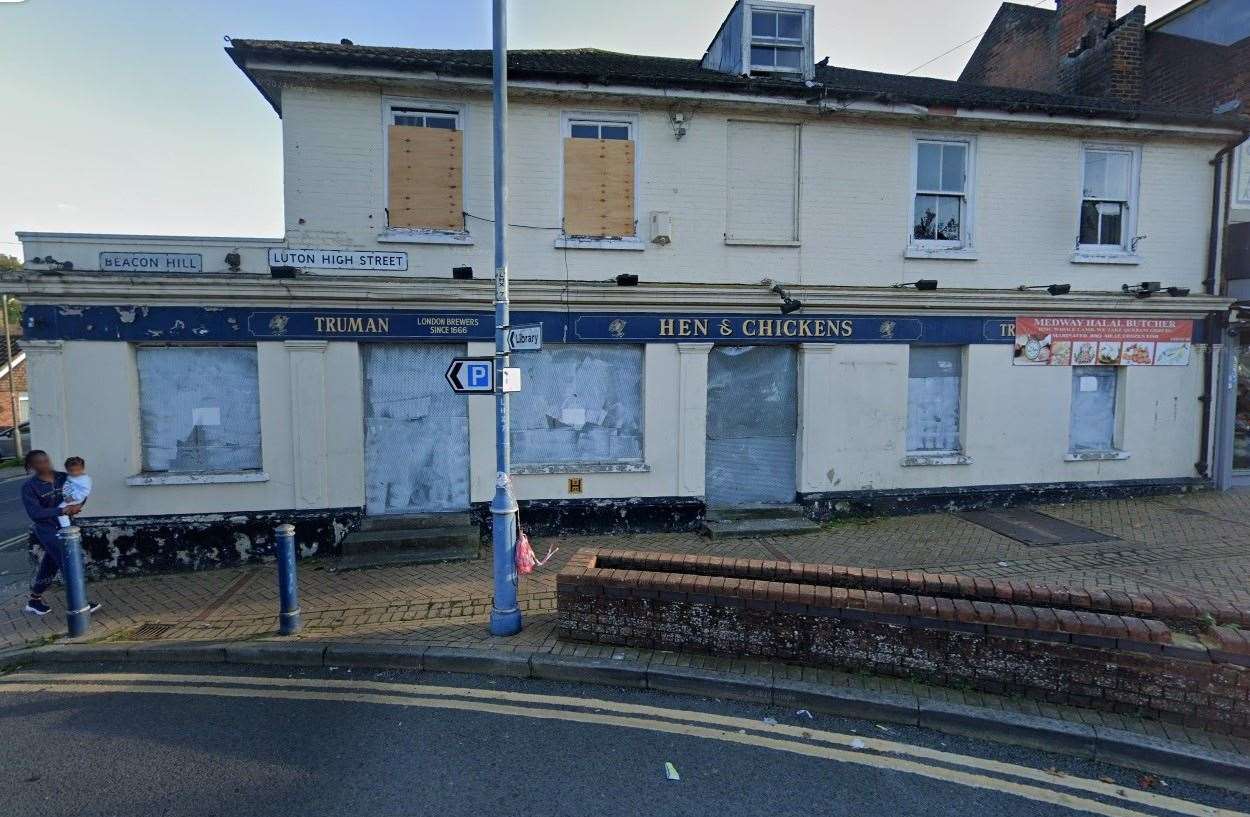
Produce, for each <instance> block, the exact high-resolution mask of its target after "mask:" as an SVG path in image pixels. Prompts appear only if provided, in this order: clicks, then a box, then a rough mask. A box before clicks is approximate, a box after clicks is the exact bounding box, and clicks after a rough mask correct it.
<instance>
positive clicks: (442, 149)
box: [387, 108, 464, 230]
mask: <svg viewBox="0 0 1250 817" xmlns="http://www.w3.org/2000/svg"><path fill="white" fill-rule="evenodd" d="M458 124H459V120H458V119H457V117H456V115H455V114H454V113H448V112H441V111H421V110H416V109H410V108H392V109H391V121H390V123H388V126H387V215H388V221H387V224H388V226H390V227H399V228H418V229H429V230H463V229H464V190H463V173H462V161H463V148H464V134H463V133H462V132H461V131H460V130H459V129H458V128H457V125H458Z"/></svg>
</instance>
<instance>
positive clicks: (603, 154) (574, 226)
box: [564, 121, 636, 237]
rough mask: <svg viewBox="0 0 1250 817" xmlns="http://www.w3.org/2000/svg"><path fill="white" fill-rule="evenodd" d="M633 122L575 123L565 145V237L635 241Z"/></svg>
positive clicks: (570, 128) (571, 125) (572, 123)
mask: <svg viewBox="0 0 1250 817" xmlns="http://www.w3.org/2000/svg"><path fill="white" fill-rule="evenodd" d="M631 137H632V126H631V124H630V123H628V122H589V121H573V122H570V123H569V133H568V136H567V137H566V138H565V140H564V233H565V235H575V236H595V237H616V236H632V235H634V234H635V232H636V230H635V227H634V141H633V139H632V138H631Z"/></svg>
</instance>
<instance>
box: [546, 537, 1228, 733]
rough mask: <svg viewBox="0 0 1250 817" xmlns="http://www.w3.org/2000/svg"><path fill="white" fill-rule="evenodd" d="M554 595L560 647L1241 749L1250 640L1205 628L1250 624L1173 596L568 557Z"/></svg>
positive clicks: (657, 558)
mask: <svg viewBox="0 0 1250 817" xmlns="http://www.w3.org/2000/svg"><path fill="white" fill-rule="evenodd" d="M556 591H557V603H556V604H557V610H558V613H559V625H560V634H561V637H563V638H570V639H575V640H581V641H593V642H599V643H604V644H620V645H627V646H637V647H646V648H653V649H673V650H678V649H681V650H693V651H702V652H710V653H714V654H719V655H729V656H754V657H761V658H774V659H781V660H785V661H790V662H794V663H801V664H809V665H816V666H833V667H839V668H842V669H848V670H865V671H869V672H873V673H877V674H880V675H890V676H897V677H903V678H911V679H915V680H919V681H923V682H926V683H931V684H938V685H946V686H968V687H972V688H975V689H978V690H981V691H984V692H991V693H998V694H1010V695H1023V696H1027V697H1030V698H1035V699H1039V700H1044V701H1047V702H1051V703H1060V704H1069V705H1074V706H1085V707H1091V708H1096V709H1102V710H1106V711H1111V712H1118V713H1123V714H1133V715H1146V716H1152V717H1156V718H1159V719H1161V720H1167V721H1171V722H1174V723H1181V724H1185V725H1189V726H1200V727H1203V728H1206V729H1210V730H1212V731H1217V732H1223V733H1231V734H1237V735H1250V631H1246V630H1242V629H1239V628H1238V626H1211V624H1210V622H1211V620H1212V619H1213V620H1215V621H1217V622H1221V623H1224V624H1226V625H1241V626H1244V625H1245V623H1247V622H1250V611H1245V610H1236V609H1234V608H1232V607H1227V606H1219V607H1218V609H1207V605H1206V603H1205V602H1202V603H1197V602H1193V601H1190V600H1188V599H1182V598H1180V597H1176V596H1172V595H1170V594H1167V595H1158V596H1141V597H1137V596H1131V595H1129V594H1119V593H1117V594H1112V593H1105V594H1097V595H1096V596H1095V595H1091V594H1089V593H1088V592H1086V591H1075V590H1066V589H1060V588H1053V587H1043V586H1039V585H1031V584H1019V583H1009V582H989V581H986V580H983V579H971V578H969V577H965V576H952V575H939V574H926V573H915V572H902V571H878V570H859V569H856V568H847V567H839V566H834V565H814V564H800V563H794V562H771V561H761V560H755V559H751V560H748V559H727V558H721V557H706V556H699V557H696V556H683V555H669V554H659V553H642V552H632V551H624V550H601V549H584V550H582V551H580V552H579V553H578V554H577V555H576V556H574V558H573V559H572V560H570V562H569V564H568V565H567V566H566V567H565V569H564V570H563V571H561V573H560V574H559V576H558V577H557V580H556ZM1004 597H1006V598H1007V601H1003V600H1002V599H1003V598H1004ZM1208 616H1209V618H1207V617H1208ZM1161 619H1163V620H1161ZM1165 620H1166V621H1167V622H1168V623H1165ZM1202 622H1205V623H1202ZM1200 623H1202V624H1201V626H1199V624H1200ZM1187 628H1188V629H1189V630H1190V632H1185V629H1187Z"/></svg>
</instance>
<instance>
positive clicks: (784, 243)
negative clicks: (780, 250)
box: [725, 236, 803, 247]
mask: <svg viewBox="0 0 1250 817" xmlns="http://www.w3.org/2000/svg"><path fill="white" fill-rule="evenodd" d="M725 244H726V245H727V246H730V247H801V246H803V242H801V241H794V240H792V239H785V238H731V237H729V236H725Z"/></svg>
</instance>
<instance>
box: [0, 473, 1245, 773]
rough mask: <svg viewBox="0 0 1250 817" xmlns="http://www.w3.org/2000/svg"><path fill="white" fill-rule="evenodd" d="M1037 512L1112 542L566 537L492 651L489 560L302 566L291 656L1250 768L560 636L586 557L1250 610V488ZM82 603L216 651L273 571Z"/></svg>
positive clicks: (888, 523)
mask: <svg viewBox="0 0 1250 817" xmlns="http://www.w3.org/2000/svg"><path fill="white" fill-rule="evenodd" d="M1034 509H1035V510H1037V511H1040V512H1041V513H1044V514H1047V515H1050V516H1053V517H1055V518H1058V519H1062V520H1064V521H1067V522H1071V523H1073V524H1077V525H1082V526H1084V527H1088V528H1091V529H1093V530H1095V531H1098V532H1100V533H1103V534H1105V535H1106V537H1107V538H1106V540H1105V541H1100V542H1092V543H1087V544H1079V545H1046V546H1030V545H1026V544H1023V543H1020V542H1017V541H1015V540H1013V539H1010V538H1008V537H1006V536H1003V535H1000V534H998V533H995V532H993V531H991V530H988V529H987V528H984V527H981V526H979V525H976V524H974V523H972V522H969V521H967V520H965V519H962V518H960V517H957V516H955V515H952V514H945V513H940V514H923V515H916V516H905V517H892V518H881V519H865V520H852V521H846V522H839V523H835V524H830V525H825V526H822V529H821V530H820V531H819V532H817V533H813V534H810V535H803V536H794V537H778V538H760V539H730V540H718V541H711V540H708V539H705V538H703V537H700V536H698V535H697V534H694V533H676V534H633V535H620V536H570V537H562V538H560V539H559V540H558V541H554V542H549V541H543V542H541V543H539V544H538V545H536V547H538V548H539V549H543V550H545V547H543V545H546V544H549V543H552V544H556V545H558V547H559V548H560V551H559V553H558V554H557V555H556V557H555V558H554V559H553V560H552V562H551V563H549V564H548V565H547V566H546V567H545V568H543V569H541V570H540V571H538V572H536V573H534V574H532V575H531V576H527V577H524V578H522V580H521V587H520V594H519V604H520V607H521V610H522V612H523V614H524V616H525V622H526V627H525V629H524V630H523V631H522V632H521V633H520V634H519V635H517V636H514V637H511V638H506V639H501V638H494V637H492V636H490V635H489V634H488V633H487V631H486V622H487V620H488V615H489V612H490V594H491V585H490V575H489V570H490V554H489V547H486V548H484V552H483V558H482V559H479V560H476V561H472V562H456V563H447V564H434V565H420V566H401V567H388V568H379V569H373V570H358V571H348V572H342V573H337V572H334V571H333V570H332V569H331V568H332V565H331V563H330V562H329V561H322V560H308V561H305V562H303V563H301V566H300V578H299V580H300V597H301V598H300V600H301V607H302V610H303V618H304V631H303V633H302V634H301V636H300V637H299V639H298V640H297V642H296V643H307V644H309V647H311V648H312V649H314V650H315V649H316V648H315V647H312V643H314V642H318V641H325V642H327V643H329V642H344V641H348V642H351V643H354V644H359V645H361V649H375V650H397V651H404V650H407V651H409V653H411V652H412V651H416V650H419V649H421V648H426V649H436V650H438V652H437V653H435V654H436V655H441V656H442V659H441V660H445V661H447V662H451V663H454V662H455V660H456V655H457V654H456V653H455V650H456V649H472V650H474V651H480V650H484V649H485V650H492V651H495V652H498V653H500V654H501V655H502V654H508V653H515V654H522V655H526V656H534V655H540V656H541V655H547V656H551V657H552V658H551V660H550V661H549V662H547V663H544V662H543V661H540V665H541V666H543V667H547V670H546V671H548V672H552V673H559V672H561V671H562V670H561V668H560V667H561V665H560V664H559V657H560V656H577V657H579V658H588V659H603V660H604V661H621V660H629V661H631V662H644V663H645V662H659V663H660V664H671V665H672V666H674V667H680V668H689V669H690V670H691V671H692V672H691V673H688V674H686V675H682V676H681V677H680V678H678V679H677V680H674V681H673V683H710V681H708V680H707V679H706V678H702V676H700V675H699V673H698V672H694V671H696V670H699V671H707V672H713V673H715V674H716V675H717V676H718V677H722V678H726V679H728V681H727V682H726V683H727V684H728V685H730V686H732V682H733V680H734V679H735V678H741V677H743V676H752V675H754V676H761V675H767V676H768V677H769V678H770V679H771V678H773V677H784V678H788V679H791V680H796V681H811V682H816V683H820V684H825V685H834V686H837V687H844V688H852V689H871V690H873V691H876V692H878V693H881V694H891V693H897V694H904V695H910V696H913V697H915V698H916V699H918V700H922V701H935V702H945V703H949V704H953V705H960V706H977V707H989V708H996V709H1000V710H1004V711H1011V712H1016V713H1020V714H1026V715H1040V716H1049V717H1055V718H1061V719H1063V720H1065V721H1068V722H1071V723H1081V724H1086V725H1090V726H1093V727H1096V728H1105V729H1124V730H1129V731H1134V732H1138V733H1141V734H1146V735H1151V736H1154V737H1158V738H1166V739H1171V740H1184V741H1188V742H1190V743H1193V744H1195V745H1199V746H1203V747H1206V748H1214V749H1221V750H1224V751H1232V752H1239V753H1245V754H1250V742H1246V741H1238V740H1234V739H1228V738H1224V737H1221V736H1216V735H1208V734H1206V733H1201V732H1197V731H1195V730H1191V729H1183V728H1179V727H1174V726H1171V725H1167V724H1159V723H1154V722H1149V721H1143V720H1141V719H1132V718H1125V717H1121V716H1117V715H1111V714H1105V713H1091V712H1088V711H1084V710H1069V709H1065V708H1061V707H1048V706H1045V705H1040V704H1036V703H1033V702H1027V701H1015V700H1008V699H1000V698H995V697H994V696H989V695H983V694H980V693H970V692H963V691H958V690H946V689H937V688H930V687H924V686H923V685H918V684H912V683H909V682H906V681H899V680H895V679H876V678H868V677H864V676H850V675H847V674H844V673H842V674H839V673H836V672H833V671H826V670H813V669H810V668H798V667H790V666H786V665H780V664H778V665H775V666H774V665H772V664H768V663H766V662H756V661H747V660H738V661H734V660H727V659H719V658H711V657H708V656H702V655H696V654H683V653H659V652H657V653H652V652H650V651H645V650H628V649H619V648H610V647H599V646H593V645H583V644H572V643H566V642H561V641H560V640H559V639H558V638H557V632H556V620H555V613H554V610H555V592H554V591H555V575H556V573H557V572H558V571H559V569H560V567H561V566H562V565H563V564H564V562H565V561H566V560H567V559H568V558H569V557H571V556H572V554H573V553H575V552H576V551H577V550H578V549H579V548H581V547H604V546H611V547H621V548H631V549H637V550H659V551H667V552H676V553H696V554H709V555H722V556H736V557H747V558H760V559H782V560H787V561H805V562H832V563H837V564H849V565H855V566H863V567H886V568H896V569H899V568H901V569H920V568H925V569H929V570H934V569H939V570H940V571H941V572H958V573H965V574H968V575H973V576H981V577H987V578H1001V579H1017V580H1026V581H1032V582H1038V583H1048V584H1062V585H1069V586H1074V587H1085V588H1103V589H1107V588H1114V589H1121V590H1126V591H1140V590H1152V589H1153V590H1164V591H1170V592H1174V593H1182V594H1185V595H1189V596H1195V597H1202V598H1207V599H1212V600H1220V601H1227V602H1230V603H1232V604H1234V605H1236V606H1238V607H1243V608H1245V607H1248V606H1250V533H1247V525H1246V524H1245V522H1244V520H1247V519H1250V490H1238V491H1233V492H1229V493H1222V494H1221V493H1214V492H1202V493H1187V494H1179V495H1174V496H1166V497H1154V498H1143V499H1126V500H1099V501H1085V502H1076V503H1071V504H1062V505H1041V506H1035V507H1034ZM89 591H90V595H91V596H92V597H93V598H94V599H96V600H98V601H100V602H102V603H103V604H104V608H103V610H101V612H100V613H99V614H98V615H97V616H96V617H95V620H94V621H93V626H92V630H91V633H90V636H89V639H90V640H92V641H97V642H111V643H118V644H121V643H129V642H135V641H141V642H142V644H172V643H179V644H185V645H188V646H190V645H195V644H200V645H204V646H205V647H208V645H209V644H220V643H225V642H239V641H255V640H258V639H272V638H274V637H275V635H276V622H277V610H278V593H277V580H276V568H275V567H274V566H273V565H272V564H262V565H247V566H243V567H239V568H233V569H223V570H213V571H202V572H193V573H177V574H166V575H159V576H144V577H134V578H119V579H112V580H108V581H101V582H95V583H93V584H92V585H91V586H90V588H89ZM54 597H55V595H54ZM22 606H23V598H22V596H21V595H20V593H19V594H18V595H14V596H10V597H8V598H4V599H0V650H4V649H11V648H17V647H21V646H24V645H31V644H41V643H47V642H49V641H53V640H56V639H58V638H60V637H61V636H62V634H63V633H64V632H65V622H64V618H63V616H62V615H61V614H60V613H59V612H56V613H54V614H52V615H49V616H47V617H46V618H44V619H37V618H35V617H33V616H29V615H26V614H23V613H22ZM142 644H141V645H140V646H142ZM209 649H210V650H211V649H214V648H209ZM240 649H242V648H241V647H240ZM305 649H307V648H305ZM227 652H229V650H227ZM245 652H246V651H245V650H244V651H243V652H240V653H239V654H244V653H245ZM293 654H294V653H293ZM299 655H300V656H305V653H304V652H300V653H299ZM501 660H506V659H501ZM545 660H546V659H544V661H545ZM602 671H603V673H605V675H612V673H613V670H612V668H611V665H605V666H604V667H603V670H602ZM675 677H676V676H675ZM701 678H702V680H700V679H701Z"/></svg>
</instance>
